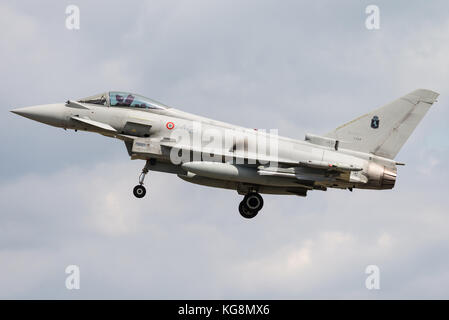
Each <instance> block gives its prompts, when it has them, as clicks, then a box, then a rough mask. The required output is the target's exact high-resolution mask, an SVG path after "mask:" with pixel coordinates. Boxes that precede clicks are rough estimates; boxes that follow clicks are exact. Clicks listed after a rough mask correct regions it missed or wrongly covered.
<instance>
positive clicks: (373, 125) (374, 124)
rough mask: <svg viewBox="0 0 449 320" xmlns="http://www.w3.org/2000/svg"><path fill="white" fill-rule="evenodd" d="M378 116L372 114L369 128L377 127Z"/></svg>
mask: <svg viewBox="0 0 449 320" xmlns="http://www.w3.org/2000/svg"><path fill="white" fill-rule="evenodd" d="M379 121H380V120H379V117H378V116H374V117H373V118H372V119H371V128H373V129H377V128H379Z"/></svg>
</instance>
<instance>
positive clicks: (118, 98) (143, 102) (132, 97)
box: [78, 91, 168, 109]
mask: <svg viewBox="0 0 449 320" xmlns="http://www.w3.org/2000/svg"><path fill="white" fill-rule="evenodd" d="M78 102H81V103H89V104H98V105H103V106H108V107H125V108H140V109H167V108H168V107H167V106H166V105H164V104H162V103H160V102H157V101H154V100H152V99H149V98H146V97H143V96H140V95H137V94H134V93H129V92H121V91H110V92H105V93H101V94H97V95H94V96H91V97H87V98H84V99H80V100H78Z"/></svg>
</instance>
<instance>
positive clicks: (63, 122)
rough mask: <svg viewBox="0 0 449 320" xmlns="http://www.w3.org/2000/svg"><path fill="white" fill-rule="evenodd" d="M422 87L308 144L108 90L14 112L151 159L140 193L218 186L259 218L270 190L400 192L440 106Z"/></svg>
mask: <svg viewBox="0 0 449 320" xmlns="http://www.w3.org/2000/svg"><path fill="white" fill-rule="evenodd" d="M437 97H438V93H436V92H433V91H430V90H425V89H418V90H415V91H413V92H411V93H409V94H407V95H405V96H403V97H401V98H399V99H397V100H395V101H393V102H391V103H389V104H387V105H385V106H383V107H381V108H379V109H376V110H374V111H372V112H369V113H367V114H365V115H362V116H360V117H358V118H356V119H354V120H352V121H350V122H348V123H346V124H343V125H341V126H339V127H337V128H336V129H335V130H333V131H330V132H328V133H326V134H324V135H315V134H306V136H305V140H304V141H302V140H294V139H289V138H285V137H281V136H279V135H277V132H274V131H273V130H270V131H266V130H256V129H248V128H243V127H240V126H235V125H232V124H228V123H224V122H220V121H216V120H212V119H208V118H205V117H200V116H197V115H193V114H190V113H187V112H183V111H180V110H178V109H175V108H171V107H168V106H166V105H164V104H162V103H159V102H156V101H154V100H151V99H148V98H145V97H143V96H140V95H137V94H133V93H128V92H116V91H111V92H106V93H102V94H98V95H95V96H92V97H88V98H84V99H79V100H68V101H67V102H65V103H56V104H47V105H38V106H31V107H25V108H19V109H15V110H12V111H11V112H13V113H15V114H18V115H20V116H23V117H26V118H29V119H32V120H35V121H39V122H42V123H45V124H48V125H51V126H55V127H59V128H63V129H72V130H84V131H91V132H96V133H99V134H102V135H104V136H107V137H112V138H117V139H120V140H122V141H124V143H125V145H126V148H127V150H128V153H129V155H130V157H131V159H141V160H145V161H146V162H145V166H144V168H143V169H142V173H141V174H140V176H139V184H138V185H137V186H135V187H134V190H133V193H134V195H135V196H136V197H137V198H142V197H144V196H145V194H146V189H145V187H144V179H145V175H146V174H147V173H148V171H149V170H152V171H160V172H165V173H172V174H176V175H177V176H178V177H179V178H181V179H183V180H185V181H187V182H191V183H195V184H199V185H204V186H209V187H216V188H224V189H231V190H236V191H237V192H238V193H239V194H240V195H242V196H243V200H242V201H241V202H240V205H239V212H240V214H241V215H242V216H243V217H244V218H253V217H255V216H256V215H257V213H258V212H259V211H260V210H261V209H262V206H263V199H262V196H261V194H279V195H281V194H284V195H296V196H301V197H305V196H306V195H307V192H309V191H312V190H320V191H326V190H327V189H328V188H339V189H348V190H350V191H352V190H353V189H354V188H360V189H373V190H384V189H392V188H393V187H394V184H395V181H396V172H397V169H396V167H397V166H398V165H402V164H403V163H399V162H396V161H395V160H394V158H395V157H396V155H397V153H398V152H399V150H400V149H401V147H402V146H403V145H404V143H405V142H406V141H407V139H408V137H409V136H410V135H411V133H412V132H413V130H414V129H415V128H416V126H417V125H418V123H419V122H420V121H421V119H422V118H423V117H424V115H425V114H426V112H427V111H428V110H429V108H430V106H431V105H432V104H433V103H434V102H435V101H436V99H437Z"/></svg>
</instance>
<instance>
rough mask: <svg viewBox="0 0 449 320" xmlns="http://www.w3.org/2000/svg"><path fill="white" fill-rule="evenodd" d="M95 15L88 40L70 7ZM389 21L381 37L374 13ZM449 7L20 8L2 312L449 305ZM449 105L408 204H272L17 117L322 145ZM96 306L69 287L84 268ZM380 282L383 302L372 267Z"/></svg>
mask: <svg viewBox="0 0 449 320" xmlns="http://www.w3.org/2000/svg"><path fill="white" fill-rule="evenodd" d="M69 4H75V5H77V6H78V7H79V8H80V13H81V16H80V30H68V29H67V28H66V27H65V19H66V14H65V9H66V6H67V5H69ZM369 4H376V5H377V6H378V7H379V8H380V29H379V30H367V28H366V27H365V19H366V17H367V15H366V14H365V8H366V6H367V5H369ZM448 12H449V3H448V2H447V1H443V0H441V1H355V0H354V1H338V2H337V1H331V0H329V1H287V0H286V1H260V0H258V1H256V0H254V1H230V0H226V1H215V0H214V1H210V0H204V1H166V0H165V1H126V2H123V1H10V0H6V1H2V2H1V3H0V74H1V75H2V77H1V80H0V81H1V86H0V108H1V112H2V116H1V117H0V134H1V136H2V144H1V146H2V147H1V148H0V159H1V166H0V298H27V299H28V298H63V299H66V298H69V299H70V298H75V299H78V298H194V299H195V298H201V299H205V298H214V299H217V298H266V299H270V298H288V299H295V298H338V299H341V298H363V299H377V298H383V299H389V298H449V255H448V252H449V197H448V191H449V190H448V189H449V188H448V186H447V181H448V180H449V170H448V169H447V166H446V165H445V163H446V162H447V161H446V160H447V159H448V156H449V142H448V139H447V137H448V134H449V129H448V124H447V123H448V119H449V111H448V109H449V108H448V101H449V100H448V98H447V97H448V96H449V86H448V80H449V58H448V57H449V15H448ZM417 88H426V89H431V90H434V91H437V92H439V93H440V94H441V96H440V98H439V102H438V103H436V104H435V105H434V106H433V107H432V108H431V110H430V111H429V113H428V115H427V116H426V117H425V118H424V120H423V122H422V123H421V125H420V126H419V127H418V129H417V130H416V131H415V132H414V134H413V135H412V137H411V138H410V139H409V141H408V142H407V144H406V145H405V146H404V148H403V149H402V150H401V152H400V153H399V155H398V156H397V160H398V161H401V162H405V163H407V165H406V166H405V167H400V168H399V171H398V181H397V183H396V186H395V188H394V189H393V190H389V191H362V190H354V192H353V193H351V192H348V191H341V190H329V191H327V192H320V191H313V192H310V193H309V195H308V196H307V198H300V197H295V196H265V197H264V199H265V206H264V208H263V210H262V211H261V212H260V213H259V215H258V216H257V217H256V218H255V219H253V220H245V219H243V218H242V217H241V216H240V215H239V213H238V209H237V207H238V203H239V202H240V200H241V196H239V195H238V194H237V193H236V192H233V191H229V190H221V189H212V188H206V187H201V186H197V185H192V184H188V183H186V182H184V181H182V180H180V179H179V178H177V177H176V176H171V175H164V174H161V173H150V175H149V176H148V177H147V180H146V182H147V191H148V193H147V196H146V197H145V198H144V199H136V198H134V196H133V195H132V187H133V186H134V185H136V183H137V179H138V175H139V173H140V170H141V168H142V166H143V165H144V163H143V162H142V161H129V157H128V154H127V152H126V149H125V146H124V144H123V143H122V142H120V141H118V140H112V139H109V138H106V137H103V136H100V135H95V134H92V133H81V132H78V133H75V132H73V131H64V130H61V129H57V128H53V127H49V126H45V125H43V124H39V123H37V122H33V121H30V120H28V119H25V118H21V117H18V116H17V115H14V114H12V113H9V112H8V111H9V110H11V109H12V108H14V107H22V106H29V105H35V104H45V103H53V102H62V101H65V100H67V99H69V98H80V97H84V96H89V95H92V94H95V93H99V92H102V91H107V90H122V91H131V92H136V93H140V94H142V95H144V96H148V97H150V98H154V99H155V100H158V101H161V102H163V103H165V104H167V105H170V106H174V107H177V108H179V109H181V110H184V111H187V112H192V113H196V114H200V115H203V116H207V117H210V118H214V119H217V120H222V121H226V122H231V123H235V124H238V125H243V126H247V127H251V128H266V129H270V128H274V129H278V130H279V133H280V134H281V135H285V136H290V137H293V138H298V139H303V137H304V134H305V133H307V132H310V133H315V134H322V133H325V132H327V131H329V130H331V129H333V128H335V127H337V126H338V125H340V124H342V123H344V122H346V121H348V120H351V119H353V118H355V117H356V116H358V115H360V114H363V113H365V112H367V111H370V110H372V109H374V108H377V107H379V106H381V105H383V104H386V103H388V102H390V101H392V100H394V99H396V98H398V97H400V96H402V95H404V94H406V93H408V92H410V91H413V90H414V89H417ZM71 264H75V265H78V266H79V267H80V269H81V289H80V290H71V291H69V290H67V289H66V288H65V279H66V276H67V275H66V274H65V272H64V271H65V268H66V266H68V265H71ZM373 264H374V265H377V266H378V267H379V268H380V286H381V288H380V290H367V289H366V287H365V279H366V277H367V275H366V274H365V268H366V266H368V265H373Z"/></svg>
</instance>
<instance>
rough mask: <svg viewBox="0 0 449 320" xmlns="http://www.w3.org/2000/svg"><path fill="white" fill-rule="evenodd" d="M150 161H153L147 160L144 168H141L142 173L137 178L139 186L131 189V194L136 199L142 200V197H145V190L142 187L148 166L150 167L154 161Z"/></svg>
mask: <svg viewBox="0 0 449 320" xmlns="http://www.w3.org/2000/svg"><path fill="white" fill-rule="evenodd" d="M152 160H153V159H150V160H147V162H146V163H145V167H143V169H142V173H141V174H140V176H139V184H138V185H137V186H135V187H134V189H133V193H134V196H135V197H136V198H143V197H145V194H146V193H147V190H146V189H145V187H144V186H143V182H144V180H145V176H146V175H147V173H148V167H149V166H150V165H152V164H153V162H154V160H153V161H152Z"/></svg>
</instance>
